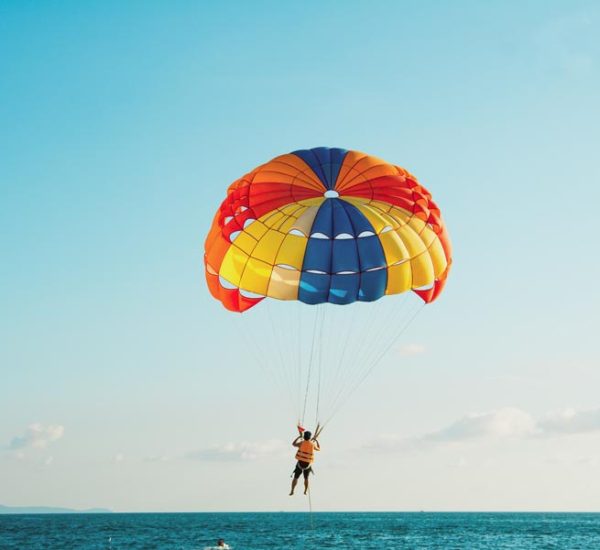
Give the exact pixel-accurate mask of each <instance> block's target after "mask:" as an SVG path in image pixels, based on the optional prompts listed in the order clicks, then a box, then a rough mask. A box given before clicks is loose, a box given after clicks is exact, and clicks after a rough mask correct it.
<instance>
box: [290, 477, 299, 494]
mask: <svg viewBox="0 0 600 550" xmlns="http://www.w3.org/2000/svg"><path fill="white" fill-rule="evenodd" d="M297 484H298V478H297V477H294V479H292V489H291V491H290V496H294V489H295V488H296V485H297Z"/></svg>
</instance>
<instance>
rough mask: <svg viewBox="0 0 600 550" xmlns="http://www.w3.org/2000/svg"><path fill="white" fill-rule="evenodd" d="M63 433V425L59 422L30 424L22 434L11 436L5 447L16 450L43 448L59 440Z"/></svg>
mask: <svg viewBox="0 0 600 550" xmlns="http://www.w3.org/2000/svg"><path fill="white" fill-rule="evenodd" d="M64 433H65V428H64V426H61V425H59V424H50V425H47V426H44V425H43V424H39V423H35V424H31V425H30V426H29V427H28V428H27V429H26V430H25V433H24V434H23V435H19V436H16V437H13V438H12V440H11V441H10V443H9V444H8V446H7V447H6V449H8V450H12V451H18V450H21V449H28V448H34V449H44V448H45V447H47V446H48V445H49V444H50V443H53V442H54V441H57V440H59V439H60V438H61V437H62V436H63V435H64Z"/></svg>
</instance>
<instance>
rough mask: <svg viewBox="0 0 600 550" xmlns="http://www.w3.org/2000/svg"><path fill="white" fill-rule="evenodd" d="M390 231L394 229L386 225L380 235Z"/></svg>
mask: <svg viewBox="0 0 600 550" xmlns="http://www.w3.org/2000/svg"><path fill="white" fill-rule="evenodd" d="M392 229H394V228H393V227H392V226H391V225H386V226H385V227H384V228H383V229H382V230H381V233H387V232H388V231H391V230H392Z"/></svg>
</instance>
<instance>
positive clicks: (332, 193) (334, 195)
mask: <svg viewBox="0 0 600 550" xmlns="http://www.w3.org/2000/svg"><path fill="white" fill-rule="evenodd" d="M323 196H324V197H325V198H326V199H337V198H338V197H339V196H340V194H339V193H338V192H337V191H335V190H334V189H328V190H327V191H325V193H323Z"/></svg>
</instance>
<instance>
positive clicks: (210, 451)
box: [187, 439, 291, 461]
mask: <svg viewBox="0 0 600 550" xmlns="http://www.w3.org/2000/svg"><path fill="white" fill-rule="evenodd" d="M290 448H291V447H290V445H289V443H287V444H286V443H284V442H283V441H280V440H276V439H272V440H269V441H263V442H256V443H251V442H242V443H224V444H222V445H211V446H210V447H206V448H205V449H200V450H199V451H194V452H192V453H188V455H187V458H191V459H194V460H206V461H212V460H215V461H222V460H226V461H227V460H229V461H246V460H260V459H264V458H271V457H274V456H285V455H286V454H289V452H290Z"/></svg>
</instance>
